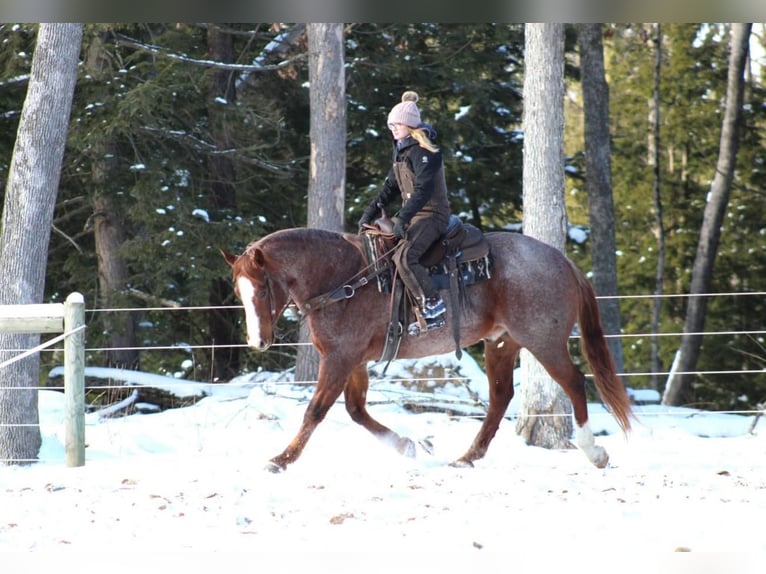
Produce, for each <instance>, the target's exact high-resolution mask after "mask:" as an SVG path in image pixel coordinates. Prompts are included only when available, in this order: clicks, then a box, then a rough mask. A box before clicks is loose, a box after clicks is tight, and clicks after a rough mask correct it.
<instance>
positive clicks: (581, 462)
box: [0, 354, 766, 574]
mask: <svg viewBox="0 0 766 574" xmlns="http://www.w3.org/2000/svg"><path fill="white" fill-rule="evenodd" d="M413 367H418V368H419V369H420V370H421V371H422V372H427V373H429V374H428V377H432V378H433V380H432V381H431V383H430V385H428V386H430V387H431V389H430V391H429V389H426V390H425V391H424V390H420V391H414V390H409V389H408V387H410V386H411V384H408V383H411V382H412V381H411V380H408V379H411V377H412V374H411V373H412V369H413ZM445 367H446V368H449V369H451V371H450V372H451V373H456V374H457V376H456V377H455V378H454V379H451V380H450V381H449V382H447V383H446V384H445V381H444V379H443V374H444V372H445V371H444V369H445ZM371 368H372V373H373V375H372V383H371V387H370V391H369V393H368V404H369V405H370V407H369V408H370V412H371V414H372V415H373V416H374V417H376V418H377V419H378V420H380V421H381V422H383V423H384V424H386V425H388V426H390V427H391V428H393V429H394V430H396V431H397V432H399V433H401V434H402V435H404V436H409V437H411V438H413V439H414V440H416V441H418V440H424V439H428V440H429V441H430V442H431V443H432V445H433V452H432V453H431V454H428V453H427V452H426V451H425V450H422V449H421V450H419V452H418V454H417V457H416V458H414V459H409V458H404V457H401V456H400V455H398V454H397V453H396V452H394V451H393V450H392V449H391V448H390V447H388V446H386V445H384V444H382V443H380V442H378V441H377V440H376V439H375V438H374V437H373V436H372V435H370V434H369V433H367V431H365V430H364V429H363V428H362V427H360V426H358V425H356V424H355V423H353V422H352V421H351V420H350V419H349V417H348V415H347V414H346V412H345V410H344V408H343V406H342V404H341V403H342V399H341V400H340V401H339V404H336V405H335V406H334V407H333V408H332V409H331V410H330V413H329V414H328V416H327V418H326V420H325V421H323V423H322V424H321V425H320V426H319V427H318V429H317V430H316V432H315V433H314V435H313V437H312V438H311V440H310V441H309V443H308V446H307V448H306V450H305V451H304V453H303V455H302V456H301V458H300V459H299V460H297V461H296V462H295V463H294V464H292V465H291V466H290V467H289V468H288V470H287V471H286V472H284V473H281V474H271V473H269V472H266V471H265V470H264V465H265V463H266V461H267V460H268V459H269V458H271V457H272V456H274V455H276V454H278V453H280V452H281V451H282V450H283V449H284V447H285V446H287V444H288V442H289V441H290V440H291V439H292V438H293V437H294V435H295V433H296V432H297V430H298V426H299V424H300V421H301V419H302V417H303V414H304V411H305V408H306V404H307V401H308V399H309V398H310V396H311V393H312V391H313V386H312V385H307V384H299V383H296V382H294V381H292V378H291V375H290V374H289V373H257V374H253V375H248V376H242V377H239V378H237V379H235V380H233V381H231V382H230V383H228V384H218V385H203V387H204V389H205V394H206V395H207V396H206V397H205V398H203V399H202V400H200V401H199V402H197V403H196V404H194V405H193V406H189V407H185V408H179V409H174V410H168V411H164V412H160V413H155V414H140V415H139V414H136V415H130V416H126V417H122V418H110V419H100V418H99V417H98V416H97V415H96V414H95V413H94V414H89V415H88V416H87V419H86V442H87V449H86V464H85V466H83V467H79V468H67V467H66V466H65V451H64V428H63V417H64V400H63V394H62V393H60V392H57V391H51V390H43V391H40V394H39V405H40V418H41V432H42V436H43V444H42V448H41V452H40V459H41V462H39V463H37V464H34V465H29V466H10V467H2V469H1V470H0V493H2V506H0V551H4V552H5V551H10V550H15V551H34V552H35V556H38V557H45V556H51V555H50V554H47V553H48V552H50V551H56V550H59V551H61V550H66V551H67V552H77V551H79V552H83V553H84V552H88V553H92V552H93V551H94V550H101V551H105V550H107V549H113V552H114V556H112V558H111V559H110V560H109V561H108V564H107V563H104V562H103V561H102V560H80V561H79V562H78V570H80V571H82V567H83V566H85V567H86V569H87V566H90V567H91V568H97V567H98V568H99V571H104V570H106V571H110V572H114V571H117V572H131V573H133V572H135V570H136V568H139V567H140V566H139V564H143V561H142V560H141V559H138V558H137V554H136V553H137V552H155V551H156V552H171V553H174V558H173V560H174V562H173V567H178V564H179V562H178V560H179V559H180V558H179V556H178V553H181V555H182V556H183V555H186V556H187V557H188V556H191V557H192V558H190V559H189V560H190V562H189V563H188V564H189V569H190V570H194V571H203V568H202V565H204V564H206V563H205V560H204V554H205V553H210V552H229V551H242V552H249V553H259V554H260V557H259V558H258V561H257V562H255V563H253V564H252V565H251V566H247V565H245V564H246V563H244V562H243V563H241V564H238V565H237V566H235V567H234V571H235V572H236V571H240V570H244V571H248V572H249V571H251V570H253V569H254V571H260V570H262V569H263V568H264V567H266V566H268V565H274V566H278V567H279V568H280V571H291V570H290V568H289V567H288V566H286V564H287V565H289V564H291V563H293V562H295V561H300V560H301V559H303V560H307V559H308V558H307V556H311V557H313V558H311V559H310V564H311V565H312V567H313V569H314V570H319V571H327V570H331V571H333V572H336V571H347V570H344V569H343V568H342V567H341V565H342V564H344V562H343V560H344V557H345V559H346V560H348V559H349V557H355V558H353V560H356V561H360V562H359V563H358V565H357V566H358V567H357V569H356V571H358V572H365V571H371V572H391V571H392V570H393V569H404V570H405V571H414V570H416V569H424V568H425V569H427V571H433V570H435V568H436V565H437V564H440V561H444V563H443V566H444V567H447V568H449V571H454V570H455V569H456V568H458V565H460V566H461V567H470V568H471V570H470V571H475V572H479V571H481V569H482V568H483V567H482V566H481V565H482V563H483V561H485V563H484V567H493V566H494V567H495V568H496V567H497V566H498V565H500V564H505V566H506V567H507V568H511V567H512V564H513V565H514V566H515V567H516V568H519V567H523V566H524V565H528V566H529V567H530V568H534V567H535V565H536V564H538V565H539V563H540V561H542V562H543V563H544V564H545V565H546V566H551V565H552V564H553V563H555V562H556V561H561V567H565V568H566V569H567V570H569V569H571V568H574V569H575V571H577V572H579V571H583V570H582V567H583V566H587V567H588V568H587V569H588V572H594V571H595V572H598V571H604V572H606V571H609V572H638V573H641V574H645V573H646V572H665V571H668V572H673V571H677V570H676V569H675V568H676V567H677V566H678V563H677V561H678V560H686V562H683V563H682V564H685V565H686V567H687V568H689V569H687V570H684V571H689V572H691V571H694V572H703V573H704V572H716V571H720V570H718V569H716V564H719V562H718V559H717V558H715V557H713V558H712V559H711V558H704V559H703V560H702V561H699V558H698V562H695V563H694V569H691V567H690V566H689V562H688V560H692V558H691V557H689V558H685V559H681V558H675V557H674V556H677V555H674V554H670V553H672V552H673V551H677V550H683V551H687V550H688V551H691V552H692V553H695V552H699V551H702V552H710V551H735V552H740V551H756V552H763V551H764V550H766V536H764V534H763V524H764V516H766V456H764V455H766V421H764V418H766V417H761V418H760V419H758V420H757V422H756V419H755V418H754V417H753V416H741V415H740V416H738V415H733V414H721V413H714V412H706V411H700V410H696V409H690V408H668V407H664V406H661V405H658V404H648V405H641V406H637V407H636V412H637V414H638V417H639V423H638V424H636V425H635V429H634V431H633V432H632V433H631V434H630V435H629V436H628V437H627V438H626V437H624V436H623V435H621V434H619V433H618V432H617V425H616V422H615V421H614V419H613V418H612V417H611V415H609V414H607V413H606V412H605V411H604V409H603V408H602V407H601V406H600V405H598V404H593V405H591V408H590V411H591V425H592V427H593V432H594V434H596V441H597V444H600V445H602V446H604V447H606V449H607V450H608V452H609V454H610V457H611V460H610V465H609V466H608V467H607V468H606V469H603V470H600V469H597V468H595V467H594V466H592V465H591V464H590V463H588V461H587V460H586V458H585V456H584V455H583V454H582V453H581V452H580V451H578V450H545V449H540V448H536V447H530V446H527V445H525V444H524V443H523V441H522V440H521V439H520V438H519V437H518V436H517V435H516V433H515V421H514V420H513V417H514V414H515V413H516V412H517V410H516V409H517V408H518V401H517V400H514V401H513V402H512V404H511V408H510V409H509V413H508V418H507V419H506V420H504V421H503V424H502V425H501V427H500V430H499V432H498V433H497V436H496V437H495V439H494V441H493V442H492V444H491V446H490V448H489V451H488V453H487V456H486V457H485V458H484V459H482V460H480V461H478V462H477V463H476V466H475V468H471V469H466V468H453V467H451V466H449V463H450V462H451V461H453V460H455V459H456V458H457V457H459V456H460V455H461V454H462V453H463V452H464V451H465V450H466V449H467V448H468V446H469V444H470V443H471V441H472V440H473V437H474V436H475V434H476V432H477V430H478V427H479V425H480V424H481V422H480V420H479V418H477V417H475V416H470V415H471V414H476V413H477V412H480V411H481V405H482V404H483V403H485V402H486V400H487V391H486V382H485V381H483V380H482V379H483V373H482V372H481V370H480V369H479V367H478V365H476V363H475V362H473V360H472V359H471V358H470V357H468V356H466V355H465V354H464V356H463V358H462V359H461V360H460V361H457V360H456V359H455V358H454V355H453V354H450V355H444V356H440V357H436V358H434V359H432V360H431V362H420V363H418V364H415V362H407V361H395V362H393V363H392V364H391V365H390V366H389V367H388V370H387V372H386V375H385V378H381V377H380V374H381V372H382V369H383V365H374V366H373V365H371ZM98 374H100V375H102V376H111V375H113V374H114V373H113V372H112V373H111V375H110V372H109V371H108V370H105V371H99V370H98V369H94V368H91V370H90V372H89V376H97V375H98ZM129 374H130V372H128V373H123V375H125V376H128V375H129ZM130 376H132V377H133V378H132V384H134V385H140V384H150V385H157V386H162V387H163V388H174V389H176V390H177V392H178V393H179V394H184V393H187V392H188V388H189V386H193V385H195V384H194V383H191V382H188V381H179V380H177V379H174V378H171V377H158V376H157V375H151V374H147V373H143V374H136V373H133V374H132V375H130ZM431 391H432V392H431ZM427 401H428V402H427ZM405 402H410V403H415V404H421V405H426V404H429V405H434V404H437V403H438V404H440V405H442V406H445V405H446V406H450V410H451V414H449V415H448V414H445V413H444V411H443V410H442V411H440V412H436V411H431V412H428V409H423V410H425V411H426V412H422V413H420V414H415V413H413V412H410V411H408V410H406V409H405V408H404V404H405ZM461 413H465V415H461ZM754 423H756V424H754ZM187 551H193V553H191V554H185V553H186V552H187ZM351 552H353V553H354V554H346V553H351ZM573 552H574V553H577V555H578V556H579V555H583V556H586V557H587V558H586V559H587V562H583V561H578V560H574V561H572V558H571V556H572V554H571V553H573ZM366 553H373V556H374V558H370V556H368V555H367V554H366ZM405 553H406V555H407V556H408V558H407V559H406V560H404V561H402V555H403V554H405ZM500 555H504V556H505V558H502V557H501V558H498V556H500ZM25 556H29V555H25ZM52 556H54V559H53V560H55V556H57V554H53V555H52ZM686 556H690V555H688V554H687V555H686ZM121 557H125V558H128V557H131V559H126V560H123V559H122V558H121ZM490 557H493V558H492V559H490ZM469 560H470V562H469ZM497 560H501V561H500V562H497ZM271 561H273V562H271ZM647 561H649V562H647ZM732 561H733V562H732ZM509 562H512V564H511V563H509ZM56 565H58V563H57V562H55V561H54V562H53V563H52V564H51V567H55V566H56ZM720 565H721V567H723V566H725V567H726V569H725V571H726V572H749V571H753V572H756V571H758V572H760V571H762V568H763V563H762V557H760V558H759V557H758V556H757V555H756V556H755V558H748V557H738V556H734V557H728V556H727V557H726V560H725V561H721V562H720ZM211 566H212V567H216V564H215V563H212V562H211V563H210V564H209V565H208V568H209V567H211ZM218 567H219V568H220V565H218ZM208 568H204V569H208ZM665 568H668V569H667V570H665ZM349 569H350V568H349ZM4 570H5V567H4ZM9 571H14V572H20V571H21V570H19V569H12V570H9ZM29 571H30V572H31V571H35V570H29ZM36 571H42V570H36ZM94 571H95V570H94ZM546 571H547V569H546Z"/></svg>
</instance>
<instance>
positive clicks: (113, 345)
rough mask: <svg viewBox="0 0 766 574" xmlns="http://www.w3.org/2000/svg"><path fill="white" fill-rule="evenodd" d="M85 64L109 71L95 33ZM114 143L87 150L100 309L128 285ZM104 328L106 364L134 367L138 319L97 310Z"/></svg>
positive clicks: (98, 72) (97, 73) (114, 302)
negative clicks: (117, 201) (115, 200)
mask: <svg viewBox="0 0 766 574" xmlns="http://www.w3.org/2000/svg"><path fill="white" fill-rule="evenodd" d="M85 67H86V69H87V70H88V73H89V74H90V75H91V76H93V77H94V78H96V79H101V78H104V77H105V75H106V74H110V73H111V72H110V67H109V65H108V61H107V59H106V57H105V48H104V39H103V37H102V36H101V35H98V36H95V37H94V38H93V39H92V40H91V42H90V44H89V45H88V50H87V53H86V57H85ZM115 148H116V146H115V145H114V143H113V142H110V141H108V140H102V139H98V138H94V142H93V145H92V147H91V149H90V157H91V182H92V184H93V199H92V206H93V215H92V216H91V219H90V221H91V222H92V228H93V236H94V241H95V247H96V257H97V261H98V290H99V297H98V301H97V306H98V307H100V308H102V309H114V308H118V307H121V306H122V305H121V304H122V300H121V297H120V295H121V294H123V293H124V292H125V289H126V288H127V286H128V281H129V273H128V264H127V262H126V261H125V258H124V257H123V256H122V255H121V251H120V250H121V249H122V245H123V243H124V242H125V236H126V234H125V228H124V224H123V219H122V217H121V216H120V210H119V208H118V207H117V206H115V205H114V203H113V201H112V199H111V197H112V192H113V190H112V189H111V187H110V185H111V182H112V181H114V179H115V178H114V177H113V175H114V172H115V169H116V166H117V161H116V158H117V153H116V151H115ZM99 318H100V319H101V320H102V321H103V330H104V332H106V333H107V334H108V337H109V341H108V343H107V347H109V350H108V351H107V352H106V363H107V365H108V366H110V367H117V368H120V369H137V368H138V367H139V356H138V351H137V350H136V325H137V319H136V317H135V315H134V314H132V313H100V317H99Z"/></svg>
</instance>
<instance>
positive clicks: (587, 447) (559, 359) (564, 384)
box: [535, 347, 609, 468]
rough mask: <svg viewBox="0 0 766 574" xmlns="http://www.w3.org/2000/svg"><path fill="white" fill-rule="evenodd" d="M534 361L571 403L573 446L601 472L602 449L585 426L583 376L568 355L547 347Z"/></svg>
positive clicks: (604, 456) (604, 458)
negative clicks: (573, 432) (542, 367)
mask: <svg viewBox="0 0 766 574" xmlns="http://www.w3.org/2000/svg"><path fill="white" fill-rule="evenodd" d="M535 357H536V358H537V360H538V361H540V363H541V364H542V365H543V366H544V367H545V370H546V371H548V374H549V375H550V376H551V377H552V378H553V379H554V380H555V381H556V382H557V383H558V384H559V385H561V388H563V389H564V392H565V393H566V394H567V396H568V397H569V400H570V401H571V402H572V408H573V410H574V419H575V443H576V444H577V446H578V447H579V448H580V450H582V451H583V453H585V456H587V457H588V460H590V461H591V462H592V463H593V464H594V465H595V466H597V467H598V468H604V467H605V466H606V465H607V463H608V462H609V455H608V454H607V452H606V449H605V448H604V447H602V446H599V445H597V444H596V441H595V440H594V439H593V431H592V430H591V428H590V423H589V422H588V402H587V398H586V396H585V375H583V373H582V371H580V369H578V368H577V367H576V366H575V364H574V363H573V362H572V358H571V357H570V355H569V351H568V350H567V349H566V348H565V347H564V348H563V350H559V351H558V352H556V351H555V348H554V347H549V348H548V349H547V350H546V351H545V352H542V353H540V352H538V353H537V354H536V355H535Z"/></svg>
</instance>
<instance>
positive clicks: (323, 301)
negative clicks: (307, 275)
mask: <svg viewBox="0 0 766 574" xmlns="http://www.w3.org/2000/svg"><path fill="white" fill-rule="evenodd" d="M395 249H396V246H394V247H392V248H391V249H389V250H388V251H386V252H385V253H384V254H383V255H381V256H380V258H378V259H377V260H376V261H380V260H381V259H385V258H386V257H388V256H389V255H390V254H391V253H393V252H394V250H395ZM373 266H374V263H370V264H368V265H367V266H366V267H364V268H363V269H361V270H360V271H358V272H357V273H356V274H355V275H354V276H353V277H351V278H350V279H349V280H348V281H347V282H346V284H345V285H343V286H341V287H336V288H335V289H333V290H331V291H327V292H326V293H322V294H321V295H317V296H316V297H312V298H311V299H309V300H308V301H305V302H304V303H303V306H302V307H303V309H302V310H303V311H305V314H309V313H311V312H312V311H316V310H317V309H321V308H322V307H325V306H326V305H329V304H330V303H337V302H338V301H344V300H345V299H351V298H352V297H353V296H354V295H356V290H357V289H359V288H360V287H364V286H365V285H367V284H368V283H369V282H370V280H371V279H374V278H375V277H377V276H378V275H380V274H381V273H383V268H382V267H381V268H379V269H375V270H373V271H372V272H370V273H367V274H366V275H365V273H366V272H367V271H368V270H369V269H372V268H373ZM352 281H353V283H352Z"/></svg>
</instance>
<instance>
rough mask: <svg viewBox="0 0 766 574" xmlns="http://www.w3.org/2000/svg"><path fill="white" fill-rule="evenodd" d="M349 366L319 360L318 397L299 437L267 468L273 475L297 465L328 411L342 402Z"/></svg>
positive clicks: (325, 358) (311, 406) (308, 410)
mask: <svg viewBox="0 0 766 574" xmlns="http://www.w3.org/2000/svg"><path fill="white" fill-rule="evenodd" d="M349 371H350V368H349V367H345V366H344V365H343V364H341V363H338V362H337V361H336V362H334V361H332V360H331V359H328V357H322V358H321V359H320V360H319V379H318V380H317V386H316V389H315V390H314V395H313V396H312V397H311V401H309V405H308V407H306V413H305V414H304V415H303V422H302V423H301V427H300V429H299V430H298V434H297V435H295V438H294V439H293V440H292V441H291V442H290V444H289V445H287V448H286V449H285V450H284V451H283V452H282V454H279V455H277V456H275V457H274V458H272V459H271V460H270V461H269V463H268V464H267V465H266V469H267V470H269V471H271V472H282V471H284V470H286V469H287V465H288V464H292V463H293V462H295V461H296V460H297V459H298V457H299V456H300V455H301V453H302V452H303V449H304V448H305V447H306V443H307V442H308V440H309V438H311V434H312V433H313V432H314V429H316V428H317V426H318V425H319V423H320V422H322V420H323V419H324V418H325V416H326V415H327V411H329V410H330V407H331V406H332V405H333V404H335V401H336V400H338V397H339V396H340V394H341V392H342V391H343V387H344V386H345V384H346V379H347V378H348V373H349Z"/></svg>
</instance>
